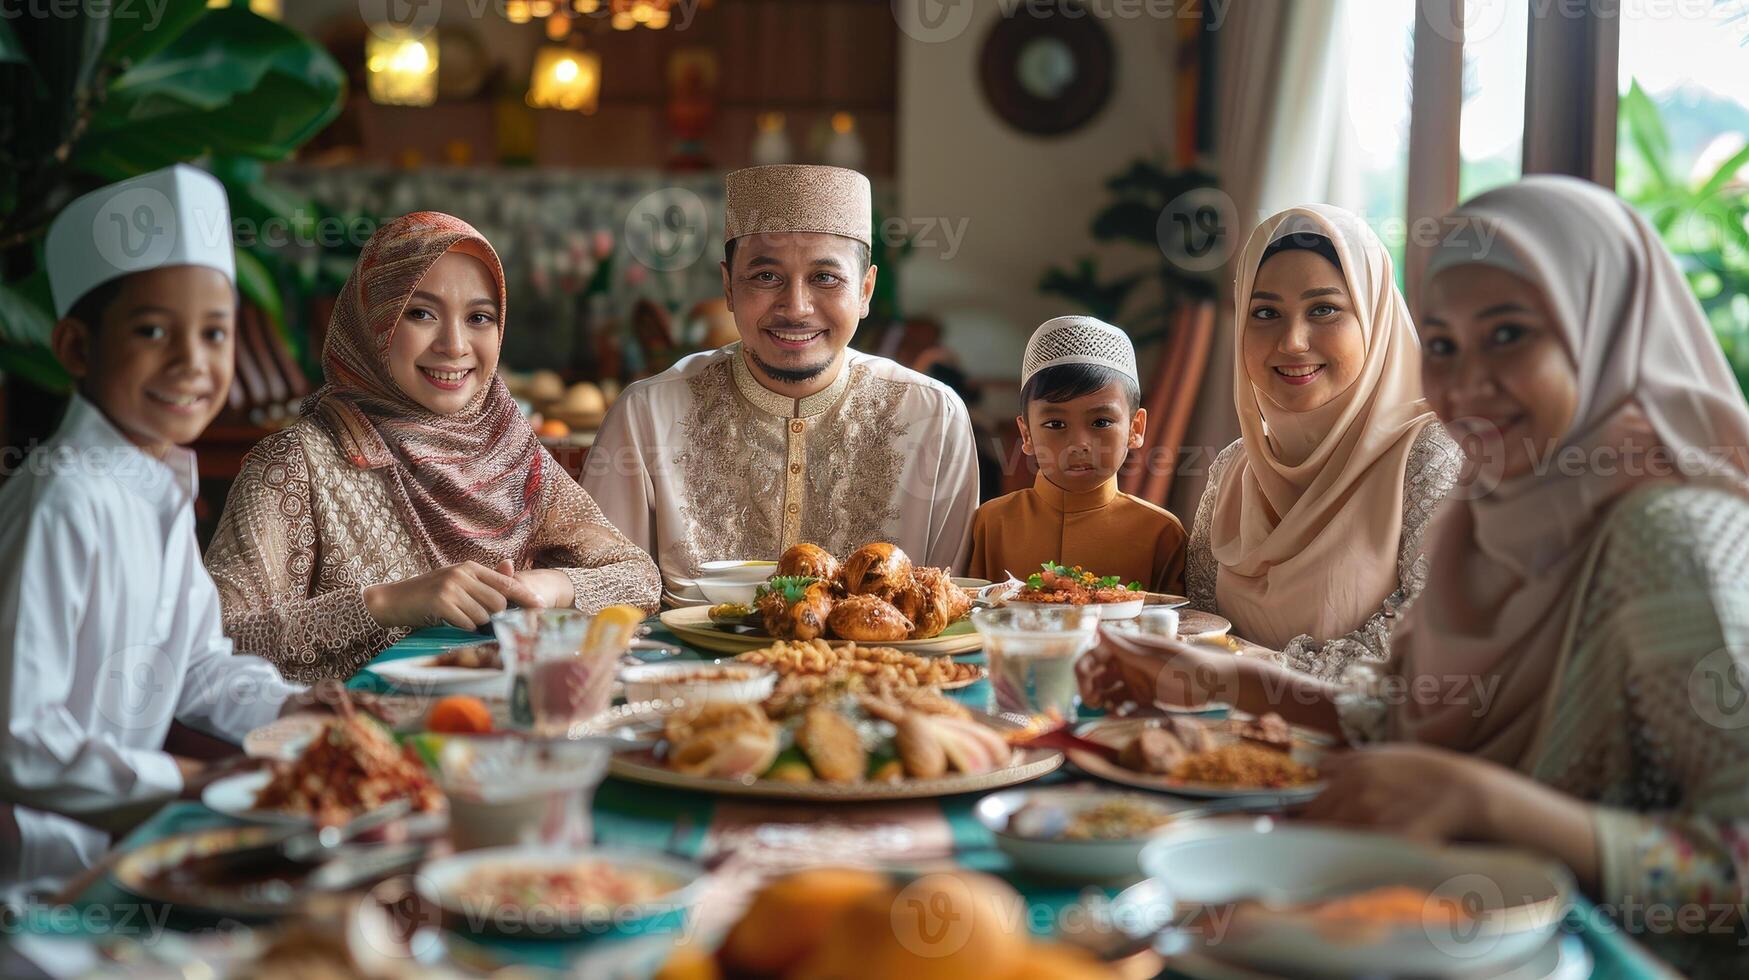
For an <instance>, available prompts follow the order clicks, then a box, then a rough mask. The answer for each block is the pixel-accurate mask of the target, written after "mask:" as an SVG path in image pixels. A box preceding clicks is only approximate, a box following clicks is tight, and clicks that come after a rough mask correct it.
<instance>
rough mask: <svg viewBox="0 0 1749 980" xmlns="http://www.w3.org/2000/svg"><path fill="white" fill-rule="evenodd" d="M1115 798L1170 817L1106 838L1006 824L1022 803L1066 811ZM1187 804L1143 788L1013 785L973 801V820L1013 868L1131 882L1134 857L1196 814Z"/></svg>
mask: <svg viewBox="0 0 1749 980" xmlns="http://www.w3.org/2000/svg"><path fill="white" fill-rule="evenodd" d="M1115 799H1128V800H1134V801H1135V802H1137V803H1139V804H1141V805H1144V806H1147V807H1150V808H1153V809H1157V810H1161V811H1164V812H1167V813H1170V814H1171V815H1172V819H1171V822H1169V823H1167V824H1164V825H1162V826H1161V827H1158V828H1156V829H1155V830H1153V831H1151V832H1149V833H1145V834H1142V835H1140V836H1137V837H1122V838H1113V839H1110V840H1064V839H1063V838H1061V837H1038V836H1028V835H1025V834H1022V833H1018V832H1016V831H1015V830H1014V829H1012V827H1011V822H1012V820H1013V818H1014V815H1015V814H1016V813H1018V812H1020V810H1021V809H1022V808H1024V807H1025V806H1027V804H1029V803H1030V804H1035V805H1038V804H1043V805H1047V806H1058V807H1061V808H1062V809H1063V810H1065V811H1067V812H1068V813H1070V814H1073V813H1075V812H1077V811H1079V810H1083V809H1086V808H1088V807H1091V806H1094V805H1095V804H1099V803H1104V802H1107V801H1110V800H1115ZM1199 812H1201V811H1200V809H1199V808H1198V807H1196V806H1194V805H1192V804H1187V803H1183V802H1178V801H1174V800H1171V799H1167V798H1165V797H1160V796H1154V795H1151V794H1146V793H1126V792H1110V791H1107V790H1098V789H1092V788H1090V787H1081V788H1074V787H1062V788H1055V789H1016V790H1009V791H1007V792H1005V793H992V794H991V795H989V796H986V797H984V798H983V799H981V800H979V801H978V805H977V808H976V810H975V811H974V813H975V814H976V815H977V818H978V822H979V823H982V824H983V825H984V826H985V827H986V828H988V829H989V831H990V833H991V835H992V836H994V837H995V838H996V848H997V849H998V850H1000V851H1002V852H1003V853H1004V854H1007V855H1008V857H1009V859H1010V860H1012V861H1013V862H1014V863H1015V864H1016V865H1018V866H1019V867H1021V868H1023V869H1025V870H1028V871H1033V872H1037V873H1039V874H1044V875H1049V876H1051V877H1053V878H1060V879H1066V880H1074V881H1104V882H1110V881H1120V880H1123V881H1132V880H1134V879H1136V878H1139V877H1141V875H1142V868H1141V862H1140V857H1141V853H1142V848H1144V847H1146V846H1147V845H1148V842H1149V841H1151V840H1153V839H1154V838H1155V837H1156V836H1157V835H1159V834H1160V833H1162V832H1163V831H1165V829H1166V828H1167V827H1171V826H1175V825H1176V824H1177V823H1178V822H1179V821H1181V820H1185V819H1189V818H1191V817H1194V816H1196V815H1197V814H1198V813H1199Z"/></svg>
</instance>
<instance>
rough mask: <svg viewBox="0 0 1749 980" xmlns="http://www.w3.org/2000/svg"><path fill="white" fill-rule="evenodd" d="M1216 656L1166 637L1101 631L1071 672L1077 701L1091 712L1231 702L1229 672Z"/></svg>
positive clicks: (1213, 653)
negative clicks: (1078, 689) (1077, 691)
mask: <svg viewBox="0 0 1749 980" xmlns="http://www.w3.org/2000/svg"><path fill="white" fill-rule="evenodd" d="M1222 656H1226V655H1225V654H1220V653H1216V652H1210V651H1205V650H1199V649H1197V648H1196V647H1194V646H1191V645H1190V644H1188V643H1179V642H1177V641H1174V640H1171V639H1168V638H1166V637H1160V636H1148V637H1146V638H1145V640H1143V639H1141V638H1137V637H1131V636H1124V635H1118V634H1113V633H1110V632H1106V631H1101V632H1100V634H1099V643H1098V645H1096V646H1095V647H1094V648H1093V649H1092V650H1091V651H1089V652H1088V653H1087V654H1086V655H1084V656H1083V657H1082V658H1081V659H1080V661H1078V662H1077V663H1076V665H1075V671H1076V674H1077V676H1078V677H1079V679H1080V682H1081V700H1082V701H1084V702H1086V703H1087V704H1088V705H1090V706H1092V707H1095V708H1103V709H1105V710H1108V711H1117V712H1120V713H1122V712H1124V711H1126V710H1147V709H1151V708H1153V707H1155V706H1156V705H1171V706H1175V707H1196V706H1197V705H1200V704H1205V703H1207V702H1209V701H1228V702H1230V701H1231V700H1232V697H1231V694H1232V692H1231V691H1230V690H1228V688H1229V687H1230V686H1231V684H1230V680H1231V671H1228V670H1224V669H1222V668H1223V667H1224V666H1225V665H1223V664H1222V663H1221V662H1220V661H1219V660H1218V659H1217V658H1219V657H1222Z"/></svg>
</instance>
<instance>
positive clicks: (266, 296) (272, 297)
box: [236, 248, 285, 333]
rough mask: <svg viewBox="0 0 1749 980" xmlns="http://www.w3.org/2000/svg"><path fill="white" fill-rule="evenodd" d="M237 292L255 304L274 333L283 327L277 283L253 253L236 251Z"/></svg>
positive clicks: (282, 314)
mask: <svg viewBox="0 0 1749 980" xmlns="http://www.w3.org/2000/svg"><path fill="white" fill-rule="evenodd" d="M236 253H237V291H238V292H239V293H242V294H243V298H244V299H247V300H248V301H249V302H251V303H253V304H255V307H256V308H257V309H259V310H260V311H261V313H262V315H263V316H265V317H267V321H268V322H269V323H271V324H272V325H273V330H274V332H275V333H279V332H280V331H281V330H282V329H283V328H284V326H285V301H284V300H282V299H280V296H279V282H278V281H277V280H275V279H274V276H273V272H272V271H271V270H270V269H268V268H267V266H266V265H265V264H264V263H263V262H262V261H261V260H260V259H258V258H256V257H255V254H254V253H253V252H250V251H248V250H247V249H241V248H239V249H237V250H236Z"/></svg>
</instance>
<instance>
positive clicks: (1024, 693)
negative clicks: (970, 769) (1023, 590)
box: [972, 605, 1099, 724]
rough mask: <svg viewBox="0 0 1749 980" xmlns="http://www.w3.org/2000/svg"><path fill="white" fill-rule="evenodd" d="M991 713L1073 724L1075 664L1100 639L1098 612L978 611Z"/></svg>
mask: <svg viewBox="0 0 1749 980" xmlns="http://www.w3.org/2000/svg"><path fill="white" fill-rule="evenodd" d="M972 625H973V626H974V627H976V628H977V630H978V632H979V633H981V634H983V637H984V653H985V655H986V656H987V657H988V658H989V661H990V687H991V688H992V690H993V691H994V695H995V701H996V711H997V713H998V714H1003V715H1018V716H1020V717H1021V718H1023V719H1025V720H1026V721H1028V722H1032V723H1047V724H1048V723H1056V722H1073V721H1074V720H1075V718H1076V716H1077V709H1078V708H1079V707H1080V704H1081V692H1080V687H1079V685H1078V683H1077V680H1076V677H1075V662H1076V661H1078V660H1080V659H1081V655H1082V654H1084V653H1086V652H1087V651H1088V650H1091V649H1092V648H1093V644H1094V642H1095V641H1096V640H1097V639H1098V636H1099V611H1098V610H1096V609H1089V608H1087V607H1085V606H1069V605H1064V606H1034V607H1027V608H1015V607H1003V608H997V609H978V610H975V611H974V612H973V613H972Z"/></svg>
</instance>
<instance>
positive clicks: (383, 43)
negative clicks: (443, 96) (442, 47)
mask: <svg viewBox="0 0 1749 980" xmlns="http://www.w3.org/2000/svg"><path fill="white" fill-rule="evenodd" d="M364 67H365V71H366V74H365V91H367V92H369V93H370V100H371V101H372V102H377V103H380V104H382V105H430V104H431V103H433V102H436V101H437V34H436V32H433V31H426V32H425V33H423V34H414V33H412V32H409V31H402V30H397V29H395V28H392V27H390V26H388V25H386V24H378V25H376V26H374V27H373V28H372V29H371V31H370V35H369V36H368V37H366V38H365V41H364Z"/></svg>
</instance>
